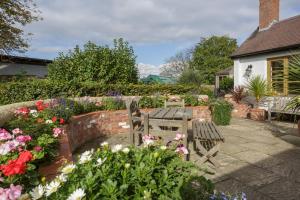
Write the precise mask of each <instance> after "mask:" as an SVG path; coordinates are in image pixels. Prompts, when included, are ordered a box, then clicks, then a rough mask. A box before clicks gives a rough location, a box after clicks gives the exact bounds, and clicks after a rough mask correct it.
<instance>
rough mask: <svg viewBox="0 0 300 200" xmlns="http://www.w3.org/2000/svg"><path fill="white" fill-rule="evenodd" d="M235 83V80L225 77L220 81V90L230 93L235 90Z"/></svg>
mask: <svg viewBox="0 0 300 200" xmlns="http://www.w3.org/2000/svg"><path fill="white" fill-rule="evenodd" d="M233 85H234V81H233V78H229V77H225V78H224V79H222V80H221V81H220V89H221V90H223V91H225V92H229V91H231V90H232V89H233Z"/></svg>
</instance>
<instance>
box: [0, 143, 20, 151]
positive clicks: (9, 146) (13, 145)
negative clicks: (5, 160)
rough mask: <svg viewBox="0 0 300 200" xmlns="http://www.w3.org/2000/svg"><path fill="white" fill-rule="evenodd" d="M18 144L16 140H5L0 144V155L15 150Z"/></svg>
mask: <svg viewBox="0 0 300 200" xmlns="http://www.w3.org/2000/svg"><path fill="white" fill-rule="evenodd" d="M19 145H20V143H19V142H18V141H16V140H12V141H7V142H5V143H4V144H1V145H0V155H6V154H8V153H9V152H11V151H13V150H15V149H16V148H17V147H18V146H19Z"/></svg>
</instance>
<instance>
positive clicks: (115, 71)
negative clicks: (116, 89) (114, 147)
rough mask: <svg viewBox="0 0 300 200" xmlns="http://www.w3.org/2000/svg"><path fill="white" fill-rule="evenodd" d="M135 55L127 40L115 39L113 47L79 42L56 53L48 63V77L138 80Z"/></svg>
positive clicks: (107, 81)
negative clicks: (66, 52) (63, 51)
mask: <svg viewBox="0 0 300 200" xmlns="http://www.w3.org/2000/svg"><path fill="white" fill-rule="evenodd" d="M135 59H136V56H135V55H134V51H133V49H132V47H131V46H129V44H128V42H126V41H124V40H123V39H122V38H120V39H118V40H114V47H113V48H109V47H108V46H97V45H96V44H94V43H92V42H88V43H86V44H85V45H84V47H83V49H80V48H79V47H78V46H76V47H75V48H74V50H73V51H69V53H68V54H63V53H61V54H59V56H58V58H56V59H55V60H54V62H53V63H52V64H50V65H49V67H48V73H49V79H50V80H53V81H60V82H65V83H67V84H75V85H76V84H77V83H81V82H86V81H99V82H101V83H103V84H114V83H137V81H138V69H137V67H136V63H135Z"/></svg>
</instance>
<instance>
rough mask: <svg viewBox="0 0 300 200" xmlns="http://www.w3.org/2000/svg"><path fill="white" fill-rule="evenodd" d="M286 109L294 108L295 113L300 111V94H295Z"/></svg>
mask: <svg viewBox="0 0 300 200" xmlns="http://www.w3.org/2000/svg"><path fill="white" fill-rule="evenodd" d="M285 109H286V110H292V111H293V112H294V113H297V112H299V111H300V96H295V97H294V98H293V99H292V100H291V101H290V102H289V103H288V104H287V106H286V108H285Z"/></svg>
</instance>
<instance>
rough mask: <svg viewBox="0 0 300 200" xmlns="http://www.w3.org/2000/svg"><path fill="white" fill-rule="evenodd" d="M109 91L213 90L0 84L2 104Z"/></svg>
mask: <svg viewBox="0 0 300 200" xmlns="http://www.w3.org/2000/svg"><path fill="white" fill-rule="evenodd" d="M110 91H118V92H119V93H121V94H122V95H125V96H150V95H153V94H155V93H158V92H159V93H160V94H161V95H167V94H178V95H182V94H186V93H190V92H191V91H193V92H194V93H196V94H200V93H201V94H208V95H210V94H211V93H212V91H211V90H209V89H207V88H199V87H196V86H190V85H135V84H126V85H124V84H115V85H109V84H102V83H97V82H88V83H77V84H72V85H68V84H66V83H63V82H51V81H49V80H30V81H20V82H9V83H5V84H0V105H5V104H11V103H16V102H23V101H32V100H38V99H51V98H56V97H83V96H95V97H96V96H106V95H107V94H108V93H109V92H110Z"/></svg>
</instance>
